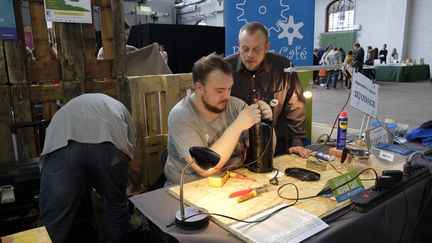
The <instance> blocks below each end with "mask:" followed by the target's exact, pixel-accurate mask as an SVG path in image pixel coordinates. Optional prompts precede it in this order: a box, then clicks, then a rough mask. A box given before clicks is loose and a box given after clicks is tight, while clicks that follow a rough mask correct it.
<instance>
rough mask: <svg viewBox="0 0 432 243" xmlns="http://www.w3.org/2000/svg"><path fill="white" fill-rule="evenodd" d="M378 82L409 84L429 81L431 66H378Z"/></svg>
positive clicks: (376, 73) (376, 70)
mask: <svg viewBox="0 0 432 243" xmlns="http://www.w3.org/2000/svg"><path fill="white" fill-rule="evenodd" d="M376 68H377V69H375V75H376V76H375V78H376V80H377V81H393V82H409V81H415V80H429V79H430V70H429V65H412V66H390V65H389V66H376Z"/></svg>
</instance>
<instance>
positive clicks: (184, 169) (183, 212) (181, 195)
mask: <svg viewBox="0 0 432 243" xmlns="http://www.w3.org/2000/svg"><path fill="white" fill-rule="evenodd" d="M193 163H195V160H192V162H190V163H189V164H187V165H186V166H185V167H184V168H183V170H182V173H181V176H180V215H181V220H184V219H185V210H184V201H183V184H184V174H185V173H186V170H187V169H189V168H190V167H191V166H192V164H193Z"/></svg>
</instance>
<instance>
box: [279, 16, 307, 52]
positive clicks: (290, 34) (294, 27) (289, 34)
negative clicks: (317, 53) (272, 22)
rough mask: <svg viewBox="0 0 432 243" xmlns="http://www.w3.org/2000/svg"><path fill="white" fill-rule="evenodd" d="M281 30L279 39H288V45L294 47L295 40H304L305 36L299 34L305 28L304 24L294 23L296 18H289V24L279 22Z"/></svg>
mask: <svg viewBox="0 0 432 243" xmlns="http://www.w3.org/2000/svg"><path fill="white" fill-rule="evenodd" d="M277 24H278V25H279V26H280V27H281V28H282V32H281V33H280V34H279V35H278V38H279V39H282V38H287V39H288V45H292V43H293V41H294V38H298V39H300V40H301V39H303V35H302V34H301V33H300V32H299V29H300V28H301V27H303V25H304V24H303V22H299V23H297V24H296V23H294V16H292V15H291V16H289V20H288V22H287V23H285V22H283V21H278V23H277Z"/></svg>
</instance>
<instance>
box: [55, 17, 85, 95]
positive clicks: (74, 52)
mask: <svg viewBox="0 0 432 243" xmlns="http://www.w3.org/2000/svg"><path fill="white" fill-rule="evenodd" d="M57 26H58V28H59V36H58V37H59V39H60V40H61V45H60V48H59V50H60V53H61V60H60V63H61V73H62V81H63V82H67V85H62V88H63V93H64V96H65V101H66V102H67V101H69V100H70V99H72V98H74V97H76V96H78V95H80V94H81V93H82V92H81V88H80V87H81V86H80V82H84V80H85V69H84V63H85V62H84V53H83V43H82V32H81V24H74V23H60V24H58V25H57ZM73 82H75V83H76V84H73ZM68 88H70V90H67V89H68Z"/></svg>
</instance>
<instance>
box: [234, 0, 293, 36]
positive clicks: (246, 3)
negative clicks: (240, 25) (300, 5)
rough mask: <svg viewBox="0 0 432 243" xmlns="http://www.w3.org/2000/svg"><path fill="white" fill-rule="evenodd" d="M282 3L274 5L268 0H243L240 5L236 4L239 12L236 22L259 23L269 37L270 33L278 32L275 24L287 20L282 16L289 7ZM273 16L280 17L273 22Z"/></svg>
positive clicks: (278, 29)
mask: <svg viewBox="0 0 432 243" xmlns="http://www.w3.org/2000/svg"><path fill="white" fill-rule="evenodd" d="M282 1H283V0H280V1H279V2H280V4H275V3H274V2H273V1H269V0H243V2H242V3H238V4H236V8H237V9H238V10H240V12H241V14H240V15H239V16H238V17H237V20H238V21H239V22H240V21H244V22H245V23H248V22H253V21H256V22H260V23H261V24H263V25H264V26H265V27H266V28H267V29H268V31H269V35H270V31H276V32H280V28H279V26H278V25H277V24H275V23H277V22H278V21H282V22H284V21H286V20H287V18H286V17H285V16H284V15H283V14H284V12H285V11H287V10H288V9H289V6H288V5H285V4H283V2H282ZM274 16H280V19H279V20H278V21H276V22H275V21H274Z"/></svg>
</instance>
